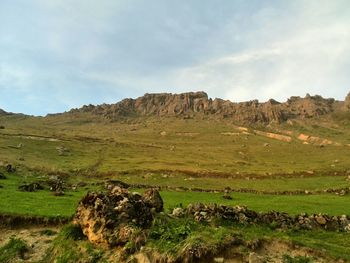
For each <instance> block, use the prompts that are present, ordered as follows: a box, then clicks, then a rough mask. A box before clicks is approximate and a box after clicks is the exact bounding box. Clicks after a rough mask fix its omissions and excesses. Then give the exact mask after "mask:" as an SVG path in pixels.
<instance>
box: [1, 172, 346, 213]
mask: <svg viewBox="0 0 350 263" xmlns="http://www.w3.org/2000/svg"><path fill="white" fill-rule="evenodd" d="M21 174H22V173H21V172H20V171H18V172H17V173H16V174H6V176H7V178H8V179H5V180H2V181H1V182H0V183H1V184H2V185H3V188H0V198H1V200H2V202H0V212H1V213H6V214H21V215H35V216H46V217H57V216H61V217H71V216H72V215H73V214H74V212H75V210H76V206H77V204H78V202H79V200H80V199H81V198H82V197H83V196H84V195H85V194H86V192H87V191H88V190H87V189H86V187H84V188H78V189H77V190H76V191H72V190H67V191H66V193H65V195H64V196H54V195H53V193H52V192H50V191H49V189H48V188H46V189H44V190H39V191H37V192H21V191H19V190H18V186H19V185H20V184H21V183H22V182H24V181H25V182H32V181H38V180H44V179H43V176H42V175H28V176H26V177H23V176H21ZM71 180H73V181H81V180H83V178H79V177H75V178H72V179H71ZM91 180H92V181H91V182H96V181H95V179H91ZM305 180H306V179H305ZM85 181H87V182H89V179H88V180H85ZM258 182H265V180H258ZM261 187H262V186H261ZM88 189H90V190H99V189H101V187H99V186H91V185H89V186H88ZM262 189H263V188H262ZM265 189H266V188H265ZM135 191H142V189H135ZM161 196H162V198H163V199H164V202H165V207H166V209H170V208H173V207H175V206H177V205H179V204H183V205H184V206H187V205H188V204H189V203H196V202H204V203H219V204H227V205H246V206H248V207H249V208H250V209H253V210H256V211H269V210H276V211H284V212H287V213H290V214H298V213H303V212H307V213H326V214H331V215H341V214H348V215H349V214H350V207H349V206H348V203H349V201H350V196H349V195H345V196H337V195H335V194H318V195H292V196H291V195H266V194H264V195H263V194H249V193H232V194H231V196H232V198H233V199H232V200H226V199H224V198H223V197H222V196H223V194H222V193H206V192H176V191H161Z"/></svg>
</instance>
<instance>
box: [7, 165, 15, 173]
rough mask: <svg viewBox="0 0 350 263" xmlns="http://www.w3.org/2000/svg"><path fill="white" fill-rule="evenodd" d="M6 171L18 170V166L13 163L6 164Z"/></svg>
mask: <svg viewBox="0 0 350 263" xmlns="http://www.w3.org/2000/svg"><path fill="white" fill-rule="evenodd" d="M6 172H8V173H14V172H16V168H15V167H13V166H12V164H8V165H6Z"/></svg>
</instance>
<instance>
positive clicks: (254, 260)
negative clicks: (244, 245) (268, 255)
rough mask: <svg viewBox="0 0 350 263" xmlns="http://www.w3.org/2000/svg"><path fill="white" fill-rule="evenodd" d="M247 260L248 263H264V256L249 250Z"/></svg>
mask: <svg viewBox="0 0 350 263" xmlns="http://www.w3.org/2000/svg"><path fill="white" fill-rule="evenodd" d="M248 262H249V263H264V262H265V259H264V257H262V256H259V255H258V254H257V253H255V252H251V253H249V256H248Z"/></svg>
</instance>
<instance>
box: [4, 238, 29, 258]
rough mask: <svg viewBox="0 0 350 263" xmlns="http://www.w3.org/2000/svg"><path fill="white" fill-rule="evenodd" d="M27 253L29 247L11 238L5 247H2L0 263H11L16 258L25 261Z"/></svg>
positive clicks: (19, 240)
mask: <svg viewBox="0 0 350 263" xmlns="http://www.w3.org/2000/svg"><path fill="white" fill-rule="evenodd" d="M27 251H28V246H27V244H26V243H25V242H24V241H23V240H21V239H18V238H15V237H11V238H10V240H9V241H8V242H7V243H6V244H5V245H4V246H2V247H0V262H2V263H10V262H13V261H14V260H15V259H16V258H20V259H24V254H25V253H26V252H27Z"/></svg>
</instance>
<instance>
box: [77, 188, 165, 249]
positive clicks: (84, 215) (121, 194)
mask: <svg viewBox="0 0 350 263" xmlns="http://www.w3.org/2000/svg"><path fill="white" fill-rule="evenodd" d="M162 207H163V201H162V200H161V198H160V195H159V193H158V192H157V191H156V190H149V191H146V193H145V194H144V195H143V196H141V195H140V194H138V193H131V192H129V191H128V190H126V189H124V188H121V187H118V186H116V187H114V188H113V189H111V190H110V191H109V192H107V193H103V192H98V193H95V192H91V193H88V194H87V195H86V196H85V197H84V198H83V199H82V200H81V201H80V203H79V205H78V208H77V212H76V215H75V218H74V222H75V224H77V225H79V226H80V227H81V228H82V230H83V233H84V234H85V235H86V236H87V237H88V239H89V240H90V241H91V242H93V243H95V244H104V245H108V246H111V247H113V246H118V245H124V244H125V243H126V242H128V241H129V240H130V238H131V236H132V235H133V233H134V232H135V231H136V230H137V228H143V229H144V228H148V227H150V226H151V223H152V221H153V217H154V213H155V212H156V211H161V209H162Z"/></svg>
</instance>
